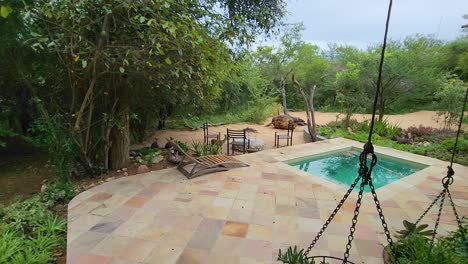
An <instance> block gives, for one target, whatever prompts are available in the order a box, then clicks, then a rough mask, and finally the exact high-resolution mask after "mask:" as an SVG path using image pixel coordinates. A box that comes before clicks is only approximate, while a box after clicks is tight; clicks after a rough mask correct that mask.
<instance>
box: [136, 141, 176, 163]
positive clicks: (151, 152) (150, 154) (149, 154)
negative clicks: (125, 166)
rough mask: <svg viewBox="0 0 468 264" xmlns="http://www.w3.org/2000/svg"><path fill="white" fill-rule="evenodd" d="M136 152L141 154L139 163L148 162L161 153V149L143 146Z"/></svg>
mask: <svg viewBox="0 0 468 264" xmlns="http://www.w3.org/2000/svg"><path fill="white" fill-rule="evenodd" d="M179 146H180V145H179ZM138 152H139V153H140V154H141V156H142V158H141V159H140V160H139V161H141V163H149V162H151V160H153V159H154V158H156V157H157V156H159V155H161V150H159V149H155V148H150V147H145V148H142V149H139V150H138Z"/></svg>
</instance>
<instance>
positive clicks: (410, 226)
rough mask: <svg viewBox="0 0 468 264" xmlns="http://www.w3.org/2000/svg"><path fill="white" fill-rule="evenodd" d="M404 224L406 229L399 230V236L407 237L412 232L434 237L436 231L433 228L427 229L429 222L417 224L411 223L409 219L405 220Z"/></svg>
mask: <svg viewBox="0 0 468 264" xmlns="http://www.w3.org/2000/svg"><path fill="white" fill-rule="evenodd" d="M403 226H404V227H405V229H403V230H400V231H397V233H398V234H400V235H399V236H398V238H400V239H402V238H406V237H408V236H410V235H412V234H416V235H420V236H423V237H426V238H429V237H432V235H433V234H434V231H432V230H425V229H426V228H427V227H429V225H428V224H422V225H416V224H414V223H411V222H409V221H406V220H403Z"/></svg>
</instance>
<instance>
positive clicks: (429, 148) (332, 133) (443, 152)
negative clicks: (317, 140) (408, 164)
mask: <svg viewBox="0 0 468 264" xmlns="http://www.w3.org/2000/svg"><path fill="white" fill-rule="evenodd" d="M317 133H318V134H319V135H322V136H324V137H327V138H336V137H344V138H348V139H352V140H356V141H359V142H363V143H365V142H367V137H368V134H369V131H367V130H365V131H361V130H353V131H348V130H346V129H343V128H342V126H341V125H338V126H337V125H334V126H322V127H318V128H317ZM431 138H432V139H431V141H430V142H426V143H428V144H419V143H417V144H414V145H410V144H399V143H398V142H396V141H393V140H391V139H389V138H385V137H381V136H379V135H377V134H374V135H373V136H372V142H373V143H374V144H375V145H379V146H383V147H388V148H394V149H398V150H402V151H407V152H411V153H414V154H418V155H424V156H428V157H432V158H436V159H440V160H446V161H450V159H451V157H452V153H451V152H450V151H448V150H447V148H448V147H450V144H449V143H446V144H447V145H446V146H444V145H442V144H441V141H442V140H443V139H441V138H440V137H431ZM463 141H466V139H463ZM452 146H453V145H452ZM455 162H456V163H459V164H462V165H465V166H466V165H468V152H466V151H459V152H458V153H457V155H455Z"/></svg>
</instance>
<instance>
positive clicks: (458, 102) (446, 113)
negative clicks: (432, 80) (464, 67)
mask: <svg viewBox="0 0 468 264" xmlns="http://www.w3.org/2000/svg"><path fill="white" fill-rule="evenodd" d="M466 89H467V88H466V85H465V83H464V82H463V81H462V80H460V79H458V78H457V76H453V75H452V76H450V75H449V76H444V78H443V79H442V84H441V86H440V88H439V90H438V91H437V93H436V99H437V100H438V105H439V107H440V109H443V110H441V111H438V112H437V114H438V115H439V116H442V118H443V121H444V129H446V130H450V129H451V127H452V125H453V124H456V123H457V122H458V118H459V117H460V113H461V111H462V105H463V99H464V97H465V90H466Z"/></svg>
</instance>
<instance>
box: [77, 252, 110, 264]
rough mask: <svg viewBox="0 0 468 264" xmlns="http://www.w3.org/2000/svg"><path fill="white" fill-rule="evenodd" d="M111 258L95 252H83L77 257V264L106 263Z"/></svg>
mask: <svg viewBox="0 0 468 264" xmlns="http://www.w3.org/2000/svg"><path fill="white" fill-rule="evenodd" d="M108 263H111V258H109V257H106V256H100V255H97V254H84V255H81V256H80V257H79V258H78V262H77V264H108Z"/></svg>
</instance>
